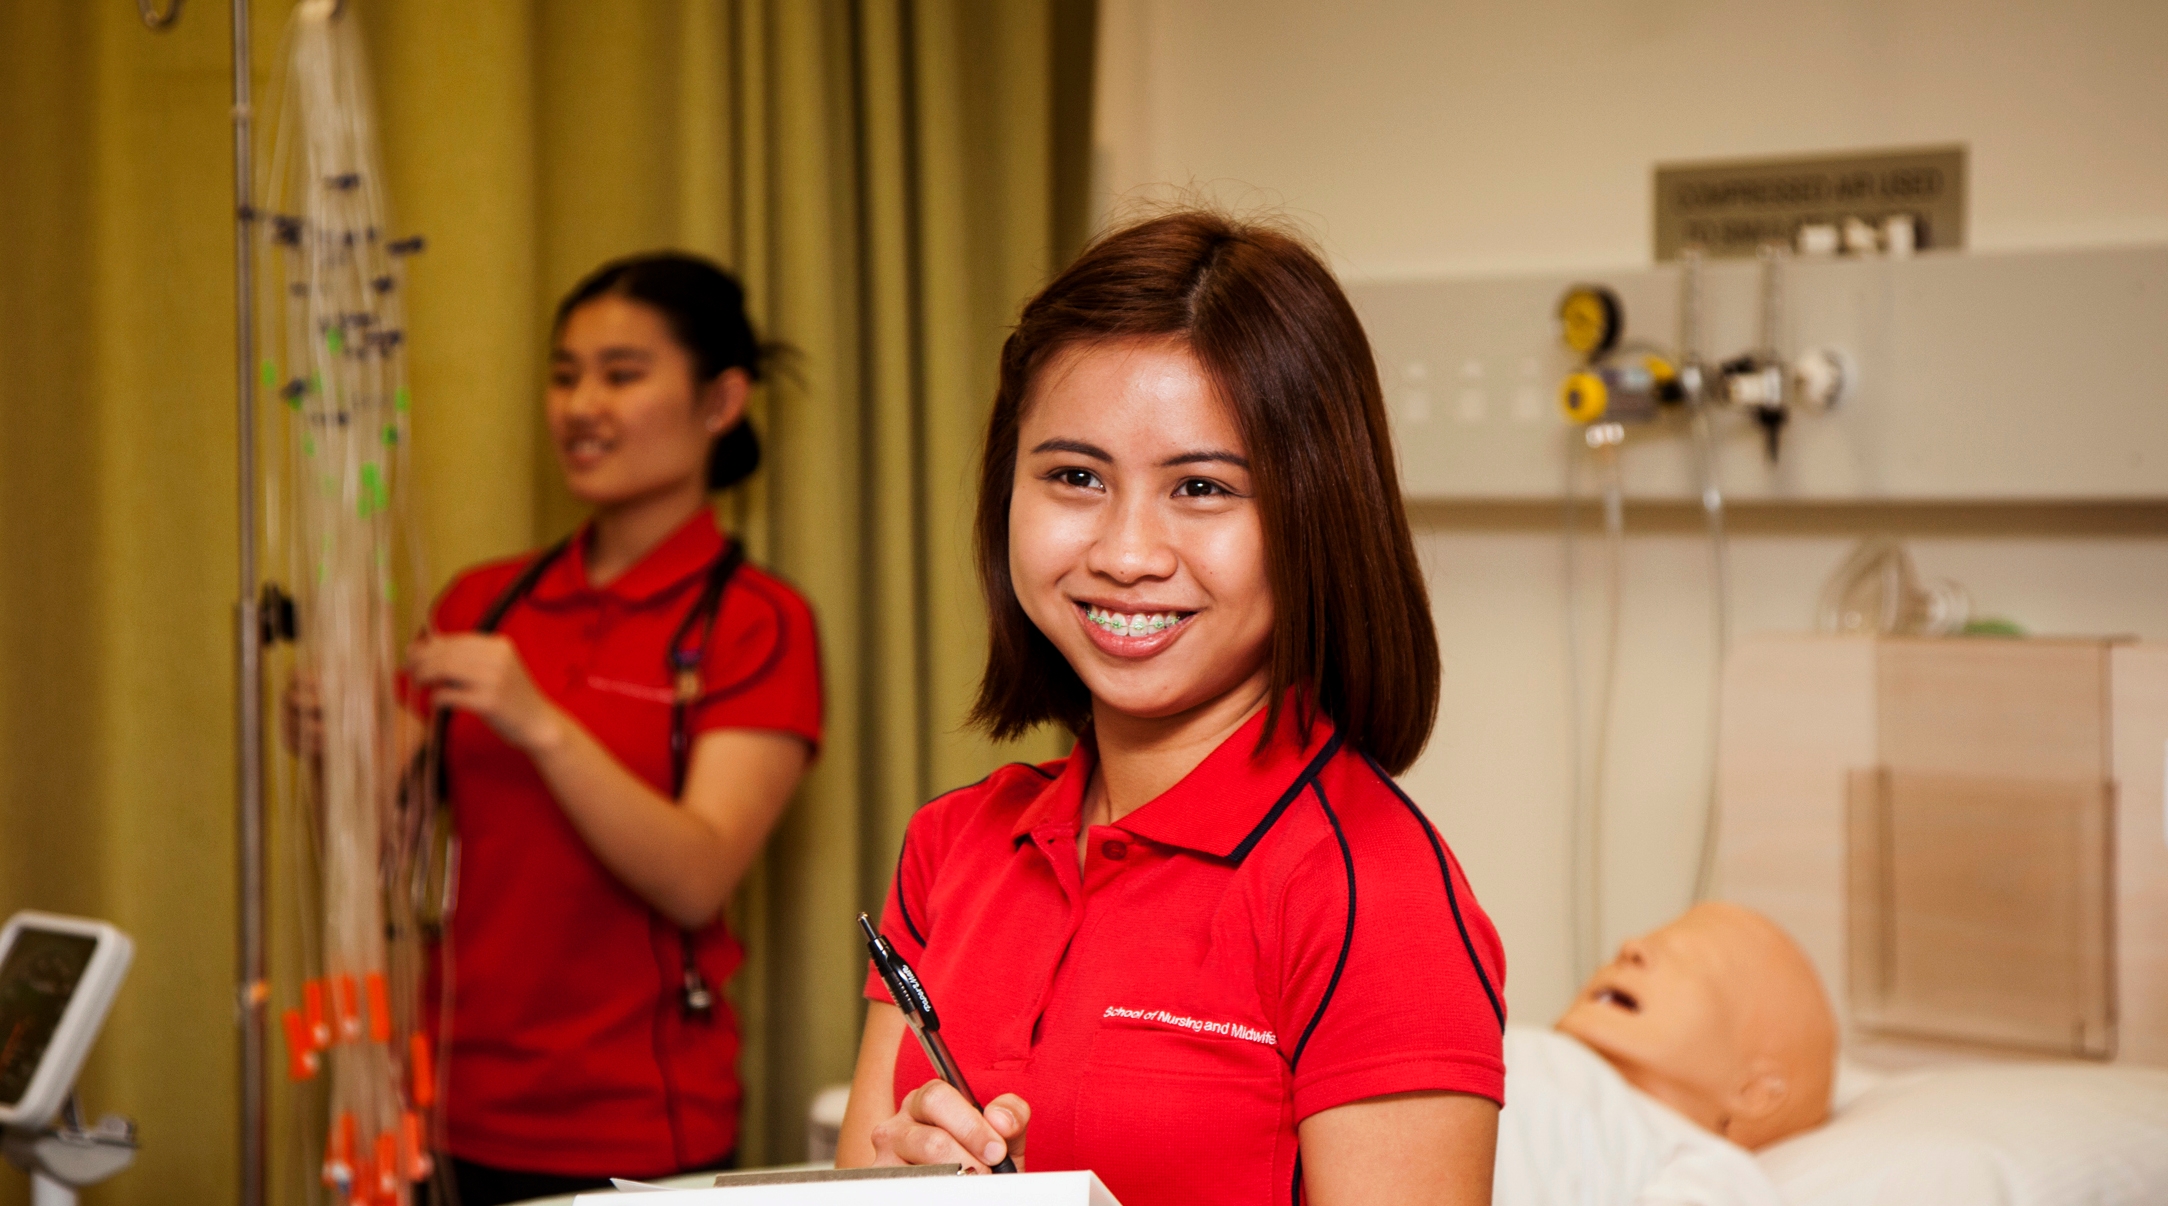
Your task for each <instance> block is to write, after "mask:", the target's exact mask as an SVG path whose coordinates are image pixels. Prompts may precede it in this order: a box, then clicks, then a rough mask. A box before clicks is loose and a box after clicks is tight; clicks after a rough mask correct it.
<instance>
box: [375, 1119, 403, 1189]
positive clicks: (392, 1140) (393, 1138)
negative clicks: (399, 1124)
mask: <svg viewBox="0 0 2168 1206" xmlns="http://www.w3.org/2000/svg"><path fill="white" fill-rule="evenodd" d="M376 1200H377V1201H379V1202H385V1203H391V1202H397V1201H398V1200H399V1136H397V1135H394V1134H392V1133H391V1132H390V1131H384V1132H382V1133H380V1134H378V1135H377V1137H376Z"/></svg>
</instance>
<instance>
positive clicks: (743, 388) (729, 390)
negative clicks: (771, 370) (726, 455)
mask: <svg viewBox="0 0 2168 1206" xmlns="http://www.w3.org/2000/svg"><path fill="white" fill-rule="evenodd" d="M752 392H753V379H752V377H750V376H748V375H747V374H746V371H745V370H744V369H741V368H727V369H724V370H723V371H722V372H720V373H717V374H715V379H714V380H713V381H710V382H708V383H707V384H706V385H704V386H702V387H700V422H701V425H702V426H704V427H706V428H707V429H708V434H709V435H721V434H722V433H723V432H726V431H729V430H730V429H731V428H733V427H736V426H737V425H738V420H740V419H742V418H744V417H745V400H746V398H747V397H749V396H750V395H751V394H752Z"/></svg>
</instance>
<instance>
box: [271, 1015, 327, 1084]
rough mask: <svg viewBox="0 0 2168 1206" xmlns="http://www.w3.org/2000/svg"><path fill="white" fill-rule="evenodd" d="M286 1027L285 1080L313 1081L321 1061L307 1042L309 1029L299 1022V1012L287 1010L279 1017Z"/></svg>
mask: <svg viewBox="0 0 2168 1206" xmlns="http://www.w3.org/2000/svg"><path fill="white" fill-rule="evenodd" d="M279 1021H280V1022H281V1023H282V1024H283V1025H284V1026H285V1027H286V1079H288V1080H314V1079H315V1078H316V1070H317V1068H318V1066H319V1065H320V1063H321V1061H320V1060H319V1059H318V1057H317V1054H316V1044H314V1043H311V1042H310V1041H309V1029H308V1027H307V1026H306V1025H304V1024H303V1023H302V1021H301V1011H300V1010H298V1009H289V1010H287V1011H286V1012H285V1013H283V1014H280V1015H279Z"/></svg>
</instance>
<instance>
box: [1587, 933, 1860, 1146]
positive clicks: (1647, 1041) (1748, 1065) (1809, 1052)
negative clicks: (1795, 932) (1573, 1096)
mask: <svg viewBox="0 0 2168 1206" xmlns="http://www.w3.org/2000/svg"><path fill="white" fill-rule="evenodd" d="M1558 1028H1559V1029H1560V1030H1562V1031H1564V1032H1565V1033H1567V1034H1569V1035H1571V1036H1573V1037H1574V1038H1577V1039H1579V1040H1580V1041H1581V1042H1583V1043H1585V1044H1587V1045H1588V1046H1589V1047H1590V1048H1592V1049H1593V1050H1595V1052H1596V1053H1597V1054H1598V1055H1601V1056H1603V1057H1604V1059H1606V1060H1608V1061H1609V1062H1610V1063H1611V1065H1612V1066H1613V1067H1615V1068H1617V1069H1618V1071H1619V1074H1620V1075H1622V1076H1624V1077H1625V1078H1626V1080H1627V1081H1628V1082H1629V1083H1631V1084H1632V1085H1633V1086H1634V1087H1636V1088H1638V1089H1640V1090H1641V1091H1642V1092H1644V1093H1647V1094H1649V1095H1650V1096H1651V1097H1654V1098H1656V1099H1657V1100H1658V1101H1661V1102H1663V1103H1664V1104H1665V1105H1668V1106H1670V1107H1671V1108H1672V1109H1675V1110H1677V1111H1679V1112H1680V1113H1681V1114H1684V1115H1686V1116H1687V1117H1688V1118H1690V1119H1692V1120H1693V1121H1694V1122H1696V1123H1698V1124H1700V1125H1701V1126H1703V1127H1706V1128H1708V1129H1709V1130H1711V1131H1714V1132H1716V1133H1717V1134H1719V1135H1722V1136H1724V1137H1725V1138H1727V1139H1729V1140H1731V1141H1732V1142H1734V1143H1737V1144H1739V1145H1740V1146H1742V1147H1747V1148H1757V1147H1763V1146H1766V1145H1768V1144H1771V1143H1774V1142H1776V1141H1777V1140H1779V1139H1782V1138H1784V1137H1785V1136H1787V1135H1791V1134H1795V1133H1797V1132H1799V1131H1803V1130H1805V1129H1807V1128H1808V1127H1810V1126H1814V1125H1815V1124H1817V1123H1819V1122H1821V1121H1822V1119H1823V1118H1824V1117H1826V1116H1827V1115H1828V1113H1829V1089H1830V1082H1831V1079H1832V1077H1833V1076H1834V1075H1835V1070H1836V1051H1837V1025H1836V1018H1835V1016H1834V1015H1833V1014H1832V1013H1831V1012H1830V1008H1829V999H1828V998H1827V997H1826V996H1824V995H1823V992H1822V983H1821V980H1820V978H1819V977H1817V976H1816V975H1815V974H1814V965H1813V964H1811V963H1809V962H1808V961H1807V957H1806V955H1805V954H1804V953H1803V952H1801V951H1800V949H1799V947H1798V946H1797V945H1795V944H1794V943H1793V942H1792V940H1791V938H1790V937H1789V936H1787V935H1786V934H1785V933H1784V931H1783V930H1781V929H1779V928H1777V926H1776V924H1775V923H1774V922H1771V921H1770V920H1769V919H1768V918H1766V917H1763V916H1762V915H1761V914H1759V913H1756V912H1754V911H1753V910H1751V909H1745V908H1741V907H1740V906H1738V905H1734V904H1725V903H1721V902H1711V903H1707V904H1699V905H1695V906H1694V907H1693V908H1691V909H1689V910H1687V912H1686V915H1685V916H1683V917H1680V918H1679V919H1678V920H1676V921H1673V922H1672V923H1671V924H1669V925H1667V926H1664V927H1663V928H1661V929H1658V930H1655V931H1653V932H1651V933H1648V934H1644V935H1643V936H1641V937H1639V938H1635V939H1632V940H1630V941H1628V942H1626V943H1625V944H1624V945H1622V946H1621V947H1619V952H1618V955H1617V957H1616V958H1614V959H1612V960H1611V962H1610V963H1608V964H1606V965H1605V966H1603V967H1602V968H1599V969H1598V970H1597V972H1596V974H1595V975H1594V976H1592V977H1590V978H1589V981H1588V983H1587V984H1586V985H1584V986H1583V987H1582V989H1581V992H1580V994H1579V995H1578V996H1577V997H1575V998H1574V1002H1573V1006H1572V1007H1571V1008H1569V1009H1568V1010H1566V1014H1565V1016H1564V1017H1561V1018H1560V1019H1558Z"/></svg>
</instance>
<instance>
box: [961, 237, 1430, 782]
mask: <svg viewBox="0 0 2168 1206" xmlns="http://www.w3.org/2000/svg"><path fill="white" fill-rule="evenodd" d="M1126 339H1177V340H1180V341H1182V342H1183V343H1185V344H1186V345H1187V346H1188V348H1189V350H1190V352H1191V353H1192V354H1193V355H1195V356H1196V358H1197V362H1198V364H1199V365H1200V366H1201V367H1202V368H1203V370H1204V373H1205V376H1206V378H1207V379H1208V380H1210V381H1211V382H1212V384H1213V386H1214V388H1215V390H1216V392H1217V393H1218V394H1219V396H1220V397H1221V398H1223V399H1225V400H1226V402H1227V404H1228V405H1229V406H1230V407H1231V408H1232V409H1233V411H1234V416H1235V424H1236V428H1237V430H1239V431H1240V432H1241V433H1242V440H1243V443H1244V444H1245V445H1246V446H1247V450H1248V455H1249V461H1250V472H1251V475H1252V480H1253V481H1254V482H1255V488H1256V497H1257V502H1258V509H1259V512H1260V516H1261V519H1262V521H1263V526H1264V536H1265V562H1266V573H1267V575H1268V578H1269V580H1270V582H1271V584H1272V598H1273V608H1274V613H1275V615H1274V620H1273V633H1272V686H1271V701H1272V702H1271V715H1270V718H1269V719H1268V720H1267V721H1266V730H1265V732H1266V735H1267V736H1268V737H1269V736H1270V734H1271V733H1272V731H1273V728H1272V726H1274V725H1277V724H1278V723H1279V722H1280V709H1281V704H1282V701H1283V700H1285V699H1287V698H1288V688H1290V687H1293V686H1296V685H1298V684H1299V685H1302V686H1303V687H1305V688H1306V692H1305V693H1303V694H1298V695H1297V696H1296V698H1297V700H1298V706H1297V708H1296V717H1295V722H1296V724H1297V726H1298V727H1299V728H1300V729H1301V730H1303V731H1304V732H1305V734H1307V730H1308V729H1309V726H1310V720H1311V718H1310V716H1309V714H1308V711H1307V706H1306V705H1308V704H1314V705H1315V706H1316V707H1317V708H1319V709H1320V710H1322V711H1323V712H1324V713H1325V715H1327V716H1329V717H1331V718H1332V722H1333V725H1334V726H1335V727H1336V728H1337V729H1338V730H1339V731H1340V733H1341V734H1342V735H1343V736H1344V737H1345V738H1346V740H1347V742H1348V743H1349V744H1350V745H1352V746H1354V747H1355V748H1356V749H1358V750H1361V751H1363V752H1364V753H1366V754H1368V755H1370V756H1371V757H1372V758H1375V759H1377V761H1378V762H1379V763H1380V764H1382V765H1383V766H1384V767H1385V768H1386V769H1387V770H1388V771H1391V772H1393V773H1394V774H1398V773H1400V772H1401V771H1403V770H1406V769H1407V767H1408V766H1409V764H1410V763H1412V762H1414V761H1415V756H1416V755H1417V754H1419V753H1421V752H1422V749H1423V745H1424V743H1425V742H1427V741H1428V740H1429V739H1430V729H1431V724H1432V722H1433V721H1434V720H1435V719H1436V717H1437V712H1438V678H1439V669H1438V637H1437V632H1436V630H1435V629H1434V628H1433V627H1432V624H1431V619H1430V598H1429V593H1428V592H1427V591H1426V590H1425V589H1424V586H1423V575H1422V570H1421V567H1420V566H1418V564H1417V563H1416V559H1415V542H1414V540H1413V539H1412V538H1411V537H1410V535H1409V532H1408V516H1407V512H1406V510H1405V509H1404V508H1403V507H1402V506H1401V502H1400V484H1399V480H1398V474H1397V472H1396V470H1395V467H1394V462H1393V443H1392V435H1391V432H1390V431H1389V430H1388V428H1387V426H1386V420H1385V401H1384V397H1383V395H1382V393H1381V392H1380V390H1379V388H1378V371H1377V365H1376V363H1375V361H1373V360H1372V359H1371V355H1370V341H1369V340H1368V339H1367V338H1366V337H1365V336H1364V335H1363V329H1362V324H1361V323H1360V322H1359V321H1357V319H1356V317H1355V311H1354V308H1353V307H1352V306H1350V305H1349V304H1348V300H1347V296H1346V294H1344V293H1342V292H1341V291H1340V286H1339V283H1338V282H1337V281H1335V280H1334V279H1333V276H1332V273H1331V272H1330V271H1329V270H1327V269H1326V267H1325V265H1324V263H1323V262H1321V261H1320V260H1319V259H1318V257H1317V255H1316V253H1314V252H1313V251H1311V250H1310V248H1309V247H1307V246H1306V245H1304V243H1303V242H1302V241H1301V240H1299V239H1297V238H1295V237H1293V236H1291V235H1288V234H1285V233H1283V232H1281V231H1278V230H1274V229H1272V228H1270V227H1266V226H1261V225H1257V224H1254V223H1250V222H1243V221H1238V220H1235V219H1232V218H1229V217H1225V216H1222V215H1220V214H1216V213H1210V212H1203V211H1196V210H1184V211H1180V212H1176V213H1170V214H1167V215H1164V216H1161V217H1158V218H1154V219H1151V220H1149V221H1146V222H1141V223H1138V224H1137V225H1134V226H1130V227H1128V228H1126V229H1123V230H1119V231H1115V232H1113V233H1111V234H1108V235H1105V236H1104V237H1102V238H1100V239H1098V240H1097V241H1095V242H1094V243H1093V244H1092V245H1091V246H1090V247H1087V248H1086V249H1085V250H1084V253H1083V254H1082V255H1081V256H1079V257H1078V258H1077V260H1076V262H1075V263H1073V264H1071V265H1070V266H1069V268H1068V270H1067V271H1065V272H1063V273H1062V274H1061V276H1060V277H1058V278H1056V279H1055V281H1054V282H1053V283H1052V284H1050V285H1048V286H1047V287H1046V288H1045V289H1044V290H1042V291H1041V292H1040V293H1039V295H1038V296H1037V297H1034V298H1033V299H1031V301H1030V303H1029V304H1027V305H1026V306H1025V307H1024V313H1023V317H1022V318H1021V319H1019V320H1018V322H1017V324H1016V329H1015V330H1014V331H1013V332H1011V333H1010V335H1009V338H1008V342H1007V343H1005V344H1003V345H1002V349H1001V383H1000V387H999V390H998V392H996V394H995V395H994V413H993V418H992V420H991V422H989V424H988V425H987V432H986V449H985V454H984V457H983V459H982V461H981V463H980V471H979V510H978V521H977V545H978V562H979V580H980V584H981V586H982V587H983V588H984V590H985V592H986V605H987V612H988V617H989V619H990V621H991V625H992V633H991V640H990V647H989V649H988V652H987V658H986V676H985V677H984V678H983V679H982V680H980V683H979V697H978V701H977V703H976V704H974V705H973V707H972V712H971V719H972V722H973V723H974V724H977V725H979V726H980V727H982V728H984V729H985V730H986V731H987V732H989V733H990V734H991V735H992V736H993V737H995V738H996V739H1006V738H1010V737H1015V736H1018V735H1020V734H1022V733H1023V732H1024V731H1025V730H1027V729H1029V728H1031V727H1032V726H1033V725H1036V724H1039V723H1041V722H1043V721H1049V720H1052V721H1058V722H1060V723H1062V724H1064V725H1067V726H1068V727H1069V728H1070V729H1072V730H1074V731H1079V732H1081V731H1082V730H1083V728H1084V726H1085V725H1086V724H1087V723H1088V722H1089V721H1090V719H1091V695H1090V692H1089V691H1087V690H1086V689H1085V687H1084V684H1083V682H1082V680H1080V679H1079V678H1078V677H1077V675H1076V672H1075V671H1074V670H1072V669H1070V667H1069V663H1068V662H1067V661H1066V660H1065V659H1064V658H1063V657H1062V655H1061V653H1060V651H1059V650H1057V649H1056V648H1055V647H1054V644H1053V642H1051V641H1049V640H1047V638H1046V636H1045V634H1043V633H1041V632H1040V631H1039V629H1038V627H1037V626H1036V625H1034V624H1033V623H1032V622H1031V619H1030V617H1028V616H1026V615H1025V614H1024V609H1023V606H1022V605H1021V604H1019V603H1018V602H1017V598H1016V591H1015V587H1014V585H1013V584H1012V583H1011V582H1010V579H1009V498H1010V494H1011V492H1012V491H1013V489H1014V478H1015V476H1016V456H1017V447H1016V444H1017V432H1018V428H1019V427H1020V426H1021V424H1022V421H1023V413H1024V408H1025V407H1026V406H1028V405H1029V404H1030V393H1031V387H1032V384H1033V381H1034V379H1035V378H1036V376H1037V374H1038V373H1039V371H1040V370H1041V369H1043V368H1045V367H1046V366H1047V365H1048V364H1049V363H1050V362H1051V361H1052V360H1053V359H1054V358H1055V357H1056V356H1057V355H1058V354H1059V353H1061V352H1063V351H1065V350H1068V349H1071V348H1075V347H1079V346H1083V345H1090V344H1097V343H1107V342H1112V341H1116V340H1126Z"/></svg>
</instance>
